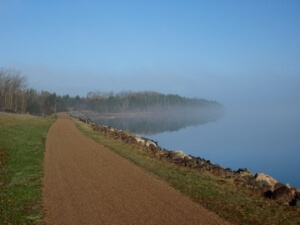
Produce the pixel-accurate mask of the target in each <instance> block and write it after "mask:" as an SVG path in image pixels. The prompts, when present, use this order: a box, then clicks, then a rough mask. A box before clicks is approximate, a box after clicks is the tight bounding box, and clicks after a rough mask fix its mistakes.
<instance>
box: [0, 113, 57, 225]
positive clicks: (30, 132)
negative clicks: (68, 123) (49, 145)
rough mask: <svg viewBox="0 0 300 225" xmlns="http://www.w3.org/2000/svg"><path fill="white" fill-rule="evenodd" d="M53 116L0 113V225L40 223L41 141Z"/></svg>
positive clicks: (42, 155) (42, 141) (43, 143)
mask: <svg viewBox="0 0 300 225" xmlns="http://www.w3.org/2000/svg"><path fill="white" fill-rule="evenodd" d="M54 121H55V117H54V116H53V117H47V118H38V117H33V116H30V115H18V114H6V113H0V224H42V223H43V214H42V205H41V199H42V180H41V178H42V177H43V159H44V151H45V140H46V135H47V132H48V129H49V127H50V126H51V124H52V123H53V122H54Z"/></svg>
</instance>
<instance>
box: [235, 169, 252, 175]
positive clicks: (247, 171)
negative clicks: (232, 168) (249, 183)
mask: <svg viewBox="0 0 300 225" xmlns="http://www.w3.org/2000/svg"><path fill="white" fill-rule="evenodd" d="M237 173H239V174H240V175H241V177H254V175H253V173H251V171H250V170H248V169H247V168H240V169H238V170H237Z"/></svg>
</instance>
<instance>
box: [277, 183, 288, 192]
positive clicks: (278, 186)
mask: <svg viewBox="0 0 300 225" xmlns="http://www.w3.org/2000/svg"><path fill="white" fill-rule="evenodd" d="M283 186H286V185H284V184H282V183H276V184H275V185H274V187H273V190H274V191H275V190H277V189H279V188H281V187H283ZM286 187H288V186H286ZM288 188H289V187H288Z"/></svg>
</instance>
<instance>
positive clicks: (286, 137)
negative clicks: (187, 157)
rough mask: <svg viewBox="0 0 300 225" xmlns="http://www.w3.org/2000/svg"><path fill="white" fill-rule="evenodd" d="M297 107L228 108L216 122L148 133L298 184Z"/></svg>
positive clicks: (216, 159) (299, 122)
mask: <svg viewBox="0 0 300 225" xmlns="http://www.w3.org/2000/svg"><path fill="white" fill-rule="evenodd" d="M299 134H300V114H299V110H298V109H287V108H285V109H254V108H248V109H246V108H244V109H234V108H229V109H227V112H226V114H225V115H224V116H223V117H221V118H220V120H218V121H215V122H210V123H206V124H203V125H200V126H192V127H187V128H185V129H181V130H179V131H176V132H164V133H160V134H157V135H152V136H148V137H149V138H152V139H154V140H156V141H158V142H159V144H160V146H162V147H164V148H166V149H170V150H174V149H180V150H183V151H185V152H186V153H188V154H191V155H193V156H200V157H203V158H205V159H208V160H211V161H212V162H213V163H217V164H220V165H221V166H223V167H225V168H227V167H230V168H232V169H235V170H236V169H238V168H245V167H246V168H249V169H250V170H251V171H252V172H253V173H257V172H263V173H267V174H269V175H271V176H273V177H274V178H275V179H277V180H278V181H279V182H282V183H290V184H291V185H294V186H297V187H300V179H299V176H298V174H299V158H300V151H299V150H300V138H299Z"/></svg>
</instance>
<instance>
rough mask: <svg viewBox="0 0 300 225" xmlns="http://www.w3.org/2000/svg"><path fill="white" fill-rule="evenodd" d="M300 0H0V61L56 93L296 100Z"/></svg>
mask: <svg viewBox="0 0 300 225" xmlns="http://www.w3.org/2000/svg"><path fill="white" fill-rule="evenodd" d="M299 12H300V1H298V0H295V1H292V0H282V1H277V0H257V1H255V0H236V1H230V0H228V1H224V0H220V1H217V0H208V1H200V0H198V1H189V0H184V1H183V0H182V1H177V0H170V1H168V0H158V1H156V0H151V1H127V0H123V1H114V0H110V1H76V0H72V1H71V0H70V1H64V0H59V1H58V0H57V1H55V0H51V1H38V0H23V1H22V0H0V67H4V68H11V67H13V68H16V69H19V70H21V71H22V73H23V74H24V75H26V76H27V77H28V86H29V87H32V88H35V89H37V90H48V91H51V92H56V93H58V94H61V95H62V94H70V95H76V94H79V95H81V96H86V94H87V93H88V92H89V91H114V92H119V91H124V90H132V91H140V90H154V91H159V92H163V93H175V94H180V95H184V96H187V97H195V96H196V97H200V98H206V99H213V100H217V101H219V102H221V103H224V104H225V105H226V104H228V105H230V104H241V103H243V104H257V105H258V106H260V105H266V104H267V105H268V104H269V105H278V106H286V107H289V106H290V105H292V104H297V105H298V106H299V104H300V13H299Z"/></svg>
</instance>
